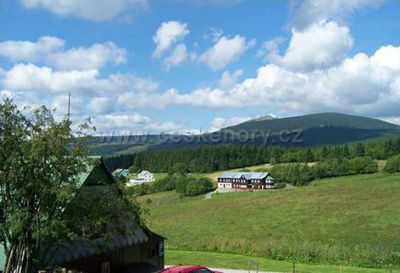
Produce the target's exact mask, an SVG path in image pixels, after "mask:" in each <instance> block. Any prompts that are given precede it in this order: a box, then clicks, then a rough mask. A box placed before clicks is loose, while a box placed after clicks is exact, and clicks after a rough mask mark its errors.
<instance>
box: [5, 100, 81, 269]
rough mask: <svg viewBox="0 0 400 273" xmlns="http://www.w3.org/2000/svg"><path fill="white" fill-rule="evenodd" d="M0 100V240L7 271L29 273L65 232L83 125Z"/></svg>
mask: <svg viewBox="0 0 400 273" xmlns="http://www.w3.org/2000/svg"><path fill="white" fill-rule="evenodd" d="M26 111H27V112H28V114H27V115H26V116H25V115H24V114H22V113H21V111H19V110H18V108H17V107H16V106H15V105H14V104H13V102H12V101H11V100H9V99H5V100H4V101H3V102H0V162H1V164H0V209H1V215H2V221H1V223H0V241H1V244H2V245H3V246H4V250H5V254H6V261H5V272H6V273H9V272H15V273H28V272H34V271H36V270H37V269H39V268H40V267H41V266H43V264H42V261H41V257H40V253H41V252H42V250H43V247H44V246H45V245H46V244H47V243H48V242H50V241H52V242H62V241H63V240H66V239H68V235H70V234H71V233H70V232H69V230H68V228H67V225H66V222H65V221H64V220H63V217H62V214H63V212H64V210H65V208H66V206H67V204H69V203H70V201H71V200H72V198H73V197H74V195H75V193H76V192H77V189H78V179H79V178H78V174H79V173H81V172H82V171H83V170H84V168H85V160H83V158H85V155H86V149H85V148H84V147H85V145H84V144H85V141H86V140H87V139H86V137H85V135H84V132H85V131H87V129H88V126H87V124H85V125H83V126H81V127H80V128H79V129H78V131H76V132H74V133H73V132H72V130H71V123H70V121H69V120H68V119H67V118H64V119H63V120H61V121H59V122H57V121H55V120H54V118H53V113H52V112H51V111H49V110H47V109H46V108H45V107H41V108H38V109H35V110H30V109H26Z"/></svg>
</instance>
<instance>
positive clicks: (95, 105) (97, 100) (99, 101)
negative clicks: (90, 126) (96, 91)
mask: <svg viewBox="0 0 400 273" xmlns="http://www.w3.org/2000/svg"><path fill="white" fill-rule="evenodd" d="M112 106H113V101H112V99H111V98H107V97H94V98H93V99H92V100H91V101H90V103H89V105H88V107H89V109H90V110H92V111H93V112H94V113H96V114H98V113H107V112H110V110H111V109H112Z"/></svg>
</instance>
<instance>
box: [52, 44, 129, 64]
mask: <svg viewBox="0 0 400 273" xmlns="http://www.w3.org/2000/svg"><path fill="white" fill-rule="evenodd" d="M127 55H128V54H127V51H126V50H125V49H123V48H119V47H118V46H117V45H116V44H114V43H113V42H106V43H103V44H94V45H92V46H90V47H88V48H83V47H78V48H71V49H69V50H66V51H62V52H56V53H54V54H50V55H49V56H48V57H47V63H48V64H50V65H52V66H54V67H56V68H59V69H62V70H73V69H79V70H87V69H98V68H101V67H103V66H104V65H106V64H107V63H112V64H115V65H119V64H123V63H126V60H127Z"/></svg>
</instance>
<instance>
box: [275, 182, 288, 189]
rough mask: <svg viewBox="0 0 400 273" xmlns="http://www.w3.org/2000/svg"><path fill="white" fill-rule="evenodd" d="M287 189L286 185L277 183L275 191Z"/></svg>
mask: <svg viewBox="0 0 400 273" xmlns="http://www.w3.org/2000/svg"><path fill="white" fill-rule="evenodd" d="M285 187H286V184H285V183H275V189H283V188H285Z"/></svg>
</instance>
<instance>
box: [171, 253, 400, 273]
mask: <svg viewBox="0 0 400 273" xmlns="http://www.w3.org/2000/svg"><path fill="white" fill-rule="evenodd" d="M165 255H166V256H165V264H168V265H176V264H201V265H203V266H207V267H212V268H230V269H248V266H249V260H251V261H252V263H253V267H252V269H253V270H254V269H255V262H257V264H258V269H259V270H260V271H274V272H292V269H293V263H292V262H288V261H276V260H271V259H266V258H254V257H248V256H244V255H237V254H227V253H215V252H201V251H181V250H169V249H167V250H166V252H165ZM295 267H296V272H298V273H306V272H313V273H346V272H349V273H350V272H351V273H379V272H382V273H384V272H389V270H388V269H374V268H361V267H350V266H340V265H339V266H337V265H320V264H316V265H312V264H303V263H296V264H295ZM392 272H393V273H396V272H397V273H398V272H400V270H396V269H393V270H392Z"/></svg>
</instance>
